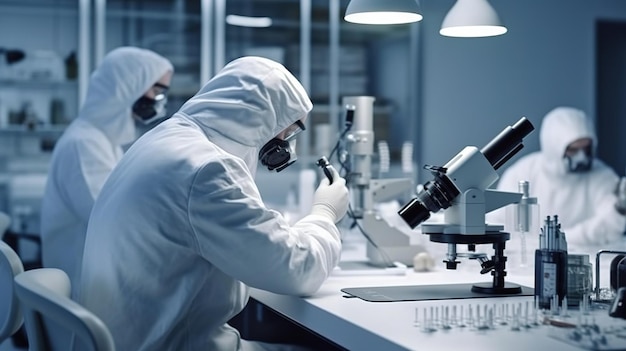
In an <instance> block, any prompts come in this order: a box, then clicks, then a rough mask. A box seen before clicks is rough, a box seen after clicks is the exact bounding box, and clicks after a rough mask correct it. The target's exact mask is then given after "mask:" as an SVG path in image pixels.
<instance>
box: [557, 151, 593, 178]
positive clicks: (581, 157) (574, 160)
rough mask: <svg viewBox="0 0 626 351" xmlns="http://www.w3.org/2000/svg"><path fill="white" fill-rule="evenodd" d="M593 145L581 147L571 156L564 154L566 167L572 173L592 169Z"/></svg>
mask: <svg viewBox="0 0 626 351" xmlns="http://www.w3.org/2000/svg"><path fill="white" fill-rule="evenodd" d="M592 161H593V158H592V157H591V146H590V147H586V148H584V149H579V150H578V151H576V153H575V154H573V155H571V156H567V155H565V156H563V163H564V165H565V169H566V170H567V171H568V172H570V173H584V172H588V171H590V170H591V163H592Z"/></svg>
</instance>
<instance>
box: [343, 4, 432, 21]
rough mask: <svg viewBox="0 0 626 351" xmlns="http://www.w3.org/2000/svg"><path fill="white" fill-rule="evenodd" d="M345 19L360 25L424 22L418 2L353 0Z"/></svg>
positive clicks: (347, 9)
mask: <svg viewBox="0 0 626 351" xmlns="http://www.w3.org/2000/svg"><path fill="white" fill-rule="evenodd" d="M344 19H345V20H346V21H347V22H351V23H359V24H403V23H411V22H418V21H421V20H422V15H421V12H420V9H419V5H418V3H417V0H351V1H350V3H348V7H347V8H346V15H345V16H344Z"/></svg>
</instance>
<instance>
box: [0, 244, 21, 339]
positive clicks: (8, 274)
mask: <svg viewBox="0 0 626 351" xmlns="http://www.w3.org/2000/svg"><path fill="white" fill-rule="evenodd" d="M22 272H24V266H23V265H22V261H21V260H20V258H19V256H18V255H17V253H16V252H15V251H13V249H11V247H10V246H9V245H7V244H6V243H5V242H3V241H0V343H1V342H2V341H4V340H6V339H7V338H8V337H10V336H11V335H13V334H14V333H15V332H16V331H17V330H18V329H19V328H20V327H21V326H22V322H23V321H24V319H23V318H22V312H21V308H20V304H19V302H18V301H17V297H16V296H15V294H14V293H13V285H14V280H13V279H14V278H15V276H17V275H18V274H20V273H22Z"/></svg>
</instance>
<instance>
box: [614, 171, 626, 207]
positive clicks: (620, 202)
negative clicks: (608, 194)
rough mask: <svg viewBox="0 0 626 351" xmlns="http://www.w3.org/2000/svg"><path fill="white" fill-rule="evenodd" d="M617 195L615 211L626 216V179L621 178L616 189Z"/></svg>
mask: <svg viewBox="0 0 626 351" xmlns="http://www.w3.org/2000/svg"><path fill="white" fill-rule="evenodd" d="M615 195H617V202H616V203H615V209H616V210H617V212H619V213H621V214H623V215H626V177H621V178H620V180H619V182H618V183H617V188H616V189H615Z"/></svg>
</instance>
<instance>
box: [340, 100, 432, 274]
mask: <svg viewBox="0 0 626 351" xmlns="http://www.w3.org/2000/svg"><path fill="white" fill-rule="evenodd" d="M374 101H375V98H374V97H372V96H346V97H344V98H343V101H342V104H343V106H346V111H347V114H346V115H347V117H346V124H347V125H350V127H349V128H350V129H349V130H348V129H346V131H349V133H347V134H346V133H343V134H342V136H343V135H345V141H346V145H347V147H346V149H347V156H349V161H347V162H346V163H348V164H349V166H347V168H348V169H347V174H346V181H347V184H348V186H349V188H350V195H351V199H350V209H349V214H350V216H351V217H352V218H353V219H355V220H357V219H358V220H362V221H361V224H360V228H361V229H362V233H363V234H364V235H365V236H366V238H367V240H368V243H367V247H366V256H367V259H368V260H369V263H370V264H372V265H374V266H381V267H382V266H391V265H393V264H394V262H400V263H401V264H403V265H406V266H413V259H414V257H415V256H416V255H417V254H418V253H420V252H425V251H426V249H425V247H424V246H423V245H420V241H421V238H420V235H419V233H418V232H416V231H410V230H402V229H401V228H399V227H397V226H395V225H394V224H393V223H390V222H389V221H387V220H385V218H384V217H383V216H382V215H381V214H380V213H379V212H378V209H377V206H376V205H377V204H378V203H381V202H385V201H390V200H395V199H398V198H402V197H404V196H406V195H407V194H412V193H413V191H414V190H413V189H414V185H413V179H411V178H386V179H376V178H373V177H372V156H373V154H374V129H373V115H374V114H373V111H374ZM340 139H341V137H340ZM344 156H345V155H344ZM342 157H343V156H341V155H340V159H341V158H342ZM329 159H330V161H331V162H332V155H331V156H330V157H329ZM346 163H343V164H342V167H341V169H344V170H345V169H346ZM340 172H341V171H340ZM407 229H408V228H407Z"/></svg>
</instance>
